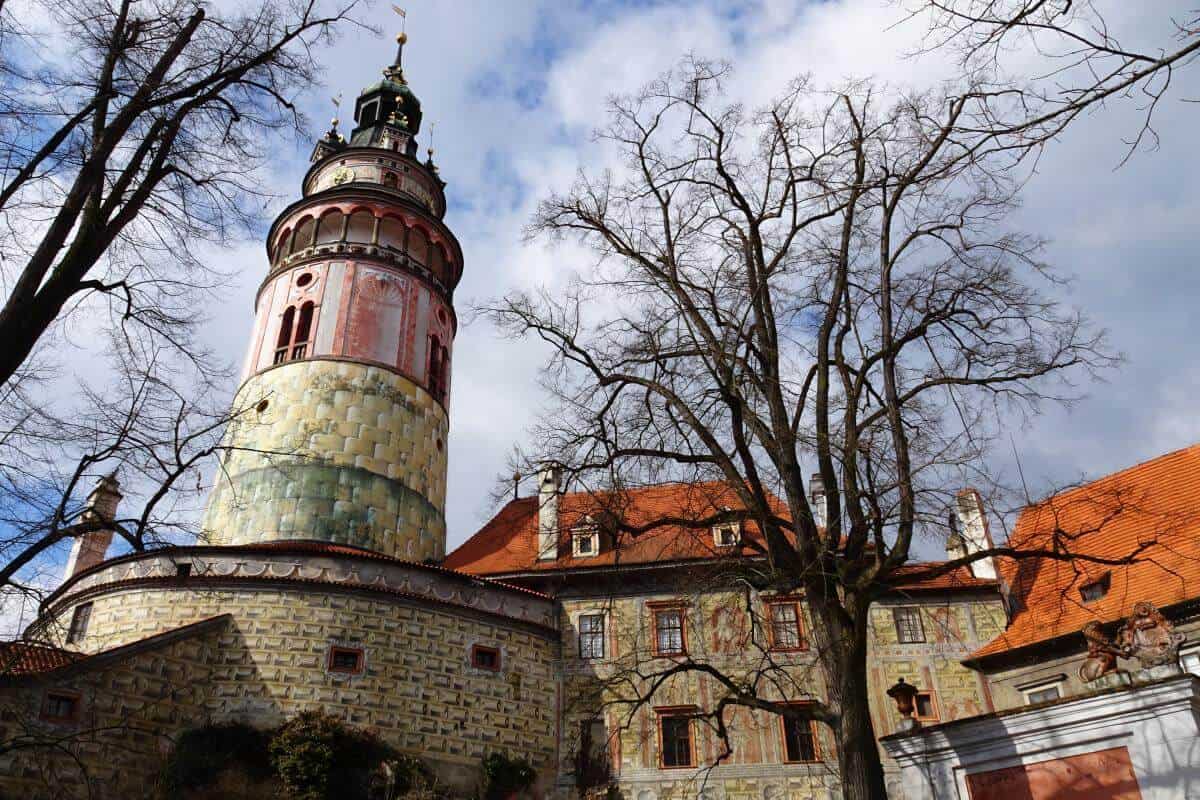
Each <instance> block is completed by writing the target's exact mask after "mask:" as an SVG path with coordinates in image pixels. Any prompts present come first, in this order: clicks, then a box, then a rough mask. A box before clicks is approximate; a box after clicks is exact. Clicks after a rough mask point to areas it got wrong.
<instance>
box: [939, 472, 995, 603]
mask: <svg viewBox="0 0 1200 800" xmlns="http://www.w3.org/2000/svg"><path fill="white" fill-rule="evenodd" d="M955 512H956V514H957V516H958V536H959V538H960V539H961V541H962V544H961V549H962V550H963V551H965V554H966V555H973V554H975V553H978V552H981V551H984V550H990V549H992V547H993V546H994V545H993V543H992V534H991V533H990V532H989V530H988V520H987V514H986V513H984V510H983V499H982V498H981V497H980V496H979V492H977V491H975V490H974V489H971V488H967V489H963V490H962V491H960V492H959V493H958V497H957V498H956V502H955ZM952 535H953V534H952ZM948 544H949V543H948ZM947 550H949V547H947ZM968 566H969V568H970V570H971V574H972V575H974V576H975V577H976V578H990V579H992V580H994V579H995V578H996V563H995V560H994V559H993V558H992V557H991V556H988V557H987V558H981V559H979V560H978V561H972V562H971V563H970V564H969V565H968Z"/></svg>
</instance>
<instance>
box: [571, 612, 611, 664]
mask: <svg viewBox="0 0 1200 800" xmlns="http://www.w3.org/2000/svg"><path fill="white" fill-rule="evenodd" d="M604 616H605V615H604V612H602V611H601V612H595V613H587V614H580V615H579V618H578V620H577V622H576V626H575V627H576V630H577V631H578V638H579V659H580V660H581V661H599V660H602V659H603V658H604V656H605V652H606V651H607V650H608V646H607V642H606V641H605V639H606V637H607V634H608V621H607V620H606V619H605V618H604ZM585 619H599V620H600V630H599V631H595V630H589V631H584V629H583V621H584V620H585ZM585 639H586V640H587V641H590V642H593V643H594V642H597V641H598V642H599V643H600V654H599V655H595V654H594V650H593V649H591V648H589V652H591V653H593V654H592V655H585V654H584V647H583V643H584V641H585Z"/></svg>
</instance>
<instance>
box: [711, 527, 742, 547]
mask: <svg viewBox="0 0 1200 800" xmlns="http://www.w3.org/2000/svg"><path fill="white" fill-rule="evenodd" d="M739 527H740V526H739V525H738V524H737V523H736V522H733V523H728V524H725V525H718V526H716V527H715V528H713V541H714V542H716V545H717V547H733V546H734V545H736V544H737V543H738V540H739V539H740V538H741V531H740V530H739Z"/></svg>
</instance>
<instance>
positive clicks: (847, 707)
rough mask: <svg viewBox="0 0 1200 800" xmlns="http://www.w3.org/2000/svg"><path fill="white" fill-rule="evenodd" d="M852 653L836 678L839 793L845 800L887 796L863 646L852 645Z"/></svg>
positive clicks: (874, 799) (875, 799)
mask: <svg viewBox="0 0 1200 800" xmlns="http://www.w3.org/2000/svg"><path fill="white" fill-rule="evenodd" d="M853 653H854V657H852V658H850V659H848V661H850V662H852V663H848V664H846V668H845V670H844V671H843V672H842V674H841V675H840V676H839V680H838V684H839V687H840V690H841V695H842V696H841V698H839V700H840V704H841V725H840V728H841V730H840V731H839V733H840V734H841V736H840V738H841V742H840V743H839V744H840V746H839V748H838V766H839V768H840V769H841V773H842V796H843V797H844V798H845V800H886V798H887V789H886V788H885V785H884V781H883V761H882V760H881V759H880V757H879V743H878V742H877V741H876V739H875V726H874V724H873V723H872V722H871V710H870V706H869V699H870V697H869V694H868V692H867V660H866V648H865V647H863V648H861V649H859V648H857V647H856V648H853Z"/></svg>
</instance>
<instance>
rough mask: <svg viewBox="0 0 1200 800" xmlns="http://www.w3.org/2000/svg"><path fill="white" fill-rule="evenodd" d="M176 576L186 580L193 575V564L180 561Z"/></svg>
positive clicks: (176, 567) (176, 566) (176, 568)
mask: <svg viewBox="0 0 1200 800" xmlns="http://www.w3.org/2000/svg"><path fill="white" fill-rule="evenodd" d="M175 574H176V575H177V576H178V577H180V578H186V577H187V576H189V575H191V574H192V562H190V561H180V562H179V563H177V564H176V565H175Z"/></svg>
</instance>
